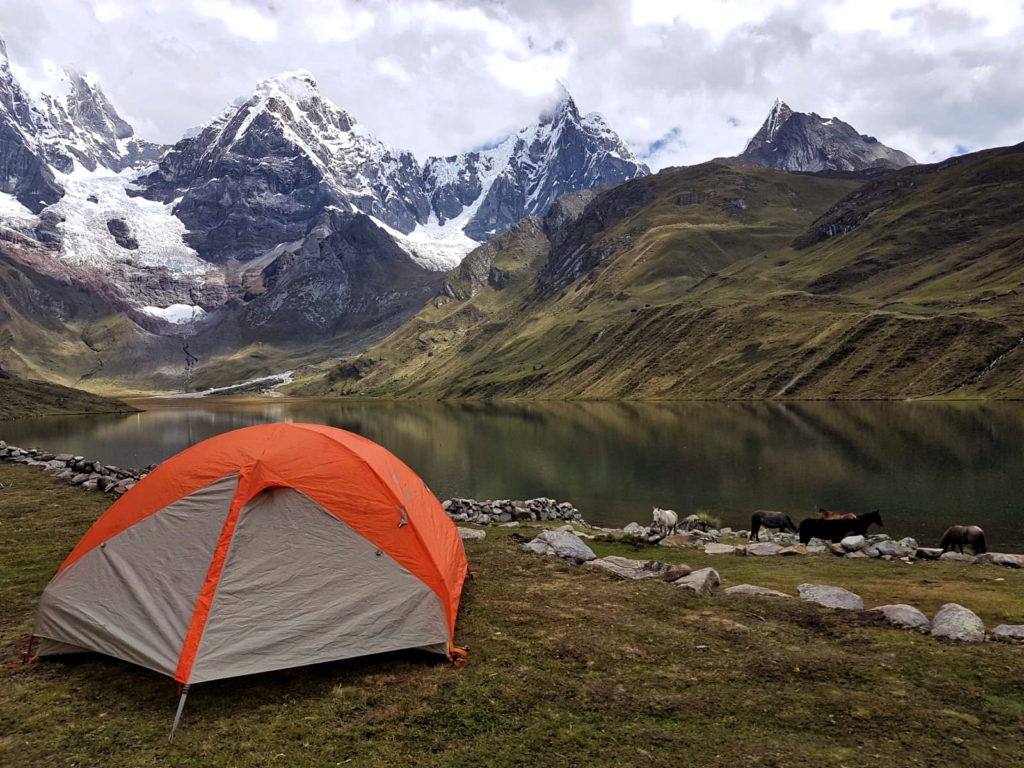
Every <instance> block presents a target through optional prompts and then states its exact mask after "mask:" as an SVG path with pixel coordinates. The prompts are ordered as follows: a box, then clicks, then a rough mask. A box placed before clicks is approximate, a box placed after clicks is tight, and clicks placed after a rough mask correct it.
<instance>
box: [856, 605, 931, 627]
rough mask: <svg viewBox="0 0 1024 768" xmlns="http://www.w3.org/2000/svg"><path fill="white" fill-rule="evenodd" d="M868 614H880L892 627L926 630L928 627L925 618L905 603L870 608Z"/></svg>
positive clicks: (928, 624) (926, 618) (928, 623)
mask: <svg viewBox="0 0 1024 768" xmlns="http://www.w3.org/2000/svg"><path fill="white" fill-rule="evenodd" d="M868 613H879V614H881V615H882V616H884V617H885V620H886V621H888V622H889V623H890V624H892V625H893V626H894V627H903V628H904V629H928V627H929V626H930V622H929V621H928V617H927V616H925V615H924V614H923V613H921V612H920V611H919V610H917V608H915V607H914V606H912V605H907V604H905V603H896V604H895V605H880V606H878V607H877V608H872V609H871V610H870V611H868Z"/></svg>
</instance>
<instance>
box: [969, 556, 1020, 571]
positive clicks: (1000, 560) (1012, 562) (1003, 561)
mask: <svg viewBox="0 0 1024 768" xmlns="http://www.w3.org/2000/svg"><path fill="white" fill-rule="evenodd" d="M974 562H975V563H977V564H978V565H1002V566H1004V567H1006V568H1024V555H1008V554H1005V553H1003V552H986V553H985V554H983V555H978V556H977V557H975V558H974Z"/></svg>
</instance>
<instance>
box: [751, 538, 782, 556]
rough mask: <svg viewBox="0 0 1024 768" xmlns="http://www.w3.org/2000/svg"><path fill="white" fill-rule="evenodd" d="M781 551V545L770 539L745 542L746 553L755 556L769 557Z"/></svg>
mask: <svg viewBox="0 0 1024 768" xmlns="http://www.w3.org/2000/svg"><path fill="white" fill-rule="evenodd" d="M781 551H782V547H781V546H780V545H779V544H776V543H774V542H771V541H765V542H755V543H753V544H747V554H748V555H754V556H755V557H769V556H772V555H777V554H779V552H781Z"/></svg>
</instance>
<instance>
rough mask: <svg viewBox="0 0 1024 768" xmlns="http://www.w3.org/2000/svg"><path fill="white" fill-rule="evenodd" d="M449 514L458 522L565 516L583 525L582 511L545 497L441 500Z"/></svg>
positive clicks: (559, 518) (534, 519)
mask: <svg viewBox="0 0 1024 768" xmlns="http://www.w3.org/2000/svg"><path fill="white" fill-rule="evenodd" d="M441 506H442V507H444V509H445V511H446V512H447V513H448V515H449V516H450V517H451V518H452V520H454V521H455V522H457V523H475V524H477V525H490V524H491V523H509V522H513V521H517V522H522V521H550V520H562V521H565V522H570V523H579V524H580V525H584V524H585V521H584V520H583V516H582V515H581V514H580V511H579V510H578V509H576V507H574V506H573V505H572V504H570V503H569V502H567V501H555V500H554V499H548V498H545V497H539V498H536V499H526V500H525V501H519V500H515V501H514V500H511V499H500V500H498V501H491V500H487V501H477V500H476V499H446V500H445V501H443V502H441Z"/></svg>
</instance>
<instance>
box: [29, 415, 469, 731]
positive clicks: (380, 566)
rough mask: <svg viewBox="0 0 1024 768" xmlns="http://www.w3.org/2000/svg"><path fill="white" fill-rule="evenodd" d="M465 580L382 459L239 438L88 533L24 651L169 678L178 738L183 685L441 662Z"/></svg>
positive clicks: (328, 435) (442, 524) (350, 445)
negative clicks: (104, 658) (385, 660)
mask: <svg viewBox="0 0 1024 768" xmlns="http://www.w3.org/2000/svg"><path fill="white" fill-rule="evenodd" d="M465 576H466V556H465V552H464V551H463V548H462V542H461V541H460V539H459V535H458V530H457V529H456V527H455V525H454V524H453V523H452V522H451V520H450V519H449V517H448V515H447V513H446V512H445V511H444V509H443V508H442V507H441V505H440V503H438V500H437V498H436V497H435V496H434V495H433V494H432V493H431V492H430V490H429V489H428V488H427V486H426V485H425V484H424V483H423V481H422V480H421V479H420V478H419V477H418V476H417V475H416V474H415V473H414V472H413V471H412V470H411V469H409V468H408V467H407V466H406V465H405V464H403V463H402V462H401V461H399V460H398V459H397V458H396V457H395V456H394V455H392V454H391V453H390V452H389V451H387V450H386V449H384V448H383V447H381V446H379V445H377V444H376V443H374V442H372V441H370V440H367V439H365V438H363V437H360V436H358V435H355V434H353V433H351V432H346V431H344V430H341V429H335V428H333V427H327V426H322V425H316V424H264V425H260V426H254V427H247V428H245V429H238V430H235V431H233V432H228V433H225V434H222V435H218V436H216V437H213V438H210V439H209V440H205V441H203V442H201V443H198V444H197V445H194V446H192V447H191V448H188V449H187V450H185V451H183V452H181V453H179V454H178V455H177V456H174V457H173V458H171V459H169V460H167V461H165V462H164V463H163V464H161V465H160V466H159V467H157V468H156V469H154V470H153V471H152V472H151V473H150V474H149V475H147V476H146V477H145V478H143V480H142V481H140V482H139V483H138V485H136V486H135V487H134V488H133V489H132V490H130V491H129V492H128V493H126V494H125V495H124V496H122V497H121V498H120V499H119V500H118V501H117V502H116V503H115V504H114V505H113V506H111V508H110V509H109V510H107V512H106V513H104V514H103V516H102V517H100V518H99V520H97V521H96V523H95V524H94V525H93V526H92V527H91V528H90V529H89V531H88V532H87V533H86V534H85V536H84V537H83V538H82V540H81V541H80V542H79V543H78V545H77V546H76V547H75V548H74V550H72V552H71V554H70V555H69V556H68V558H67V559H66V560H65V561H64V563H63V564H62V565H61V566H60V569H59V570H58V571H57V574H56V576H54V578H53V580H52V581H51V582H50V583H49V585H48V586H47V587H46V590H45V591H44V592H43V597H42V601H41V604H40V607H39V612H38V615H37V617H36V626H35V633H34V640H35V642H36V643H37V647H36V650H35V653H36V654H37V655H39V656H48V655H55V654H61V653H74V652H79V651H83V650H88V651H98V652H99V653H104V654H107V655H110V656H114V657H117V658H119V659H124V660H125V661H129V662H132V663H134V664H139V665H141V666H143V667H147V668H149V669H152V670H154V671H156V672H160V673H162V674H165V675H168V676H170V677H173V678H174V679H175V680H177V681H178V682H179V683H181V684H182V686H183V688H182V697H181V701H180V703H179V707H178V713H177V716H176V718H175V727H176V726H177V722H178V719H179V718H180V716H181V710H182V708H183V706H184V702H185V696H186V695H187V693H188V686H189V685H190V684H192V683H200V682H206V681H209V680H218V679H221V678H226V677H234V676H236V675H248V674H253V673H257V672H267V671H269V670H274V669H284V668H287V667H296V666H301V665H306V664H315V663H318V662H323V661H332V660H336V659H345V658H352V657H355V656H362V655H366V654H372V653H381V652H384V651H394V650H400V649H407V648H424V649H428V650H432V651H437V652H439V653H442V654H445V655H447V656H448V657H449V658H454V657H455V656H456V655H459V654H461V651H459V649H458V648H456V647H455V644H454V631H455V617H456V614H457V612H458V608H459V598H460V596H461V593H462V585H463V580H464V578H465ZM173 733H174V731H173V728H172V731H171V734H172V736H173Z"/></svg>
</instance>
